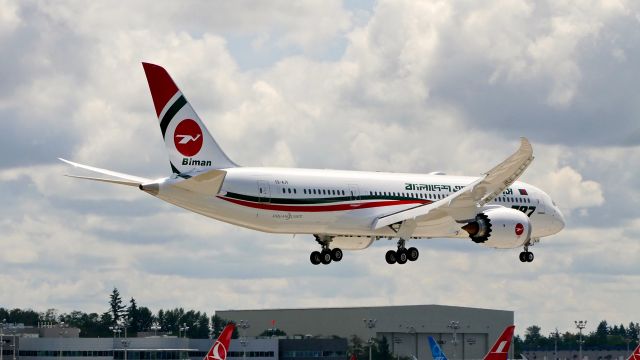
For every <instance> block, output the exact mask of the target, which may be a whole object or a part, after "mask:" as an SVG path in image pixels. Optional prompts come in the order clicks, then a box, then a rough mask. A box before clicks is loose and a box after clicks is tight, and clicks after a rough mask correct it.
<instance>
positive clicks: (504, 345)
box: [484, 325, 516, 360]
mask: <svg viewBox="0 0 640 360" xmlns="http://www.w3.org/2000/svg"><path fill="white" fill-rule="evenodd" d="M515 328H516V327H515V326H514V325H511V326H507V328H506V329H504V331H503V332H502V335H500V337H499V338H498V340H497V341H496V343H495V344H493V347H492V348H491V350H489V352H488V353H487V355H485V357H484V360H507V357H508V355H509V347H510V346H511V340H512V339H513V330H514V329H515Z"/></svg>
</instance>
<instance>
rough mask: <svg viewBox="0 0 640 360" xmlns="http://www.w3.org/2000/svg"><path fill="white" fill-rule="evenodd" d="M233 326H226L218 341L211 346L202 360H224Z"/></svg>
mask: <svg viewBox="0 0 640 360" xmlns="http://www.w3.org/2000/svg"><path fill="white" fill-rule="evenodd" d="M235 327H236V326H235V325H234V324H231V323H230V324H227V326H225V327H224V329H223V330H222V332H221V333H220V336H218V340H216V342H215V343H214V344H213V346H212V347H211V349H209V352H208V353H207V355H206V356H205V357H204V360H226V359H227V352H228V351H229V344H230V343H231V335H233V329H235Z"/></svg>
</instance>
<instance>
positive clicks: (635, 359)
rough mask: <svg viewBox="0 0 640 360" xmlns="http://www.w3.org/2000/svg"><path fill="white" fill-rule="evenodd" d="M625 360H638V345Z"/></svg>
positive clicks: (639, 359)
mask: <svg viewBox="0 0 640 360" xmlns="http://www.w3.org/2000/svg"><path fill="white" fill-rule="evenodd" d="M627 360H640V344H638V347H636V349H635V350H633V352H632V353H631V355H630V356H629V358H628V359H627Z"/></svg>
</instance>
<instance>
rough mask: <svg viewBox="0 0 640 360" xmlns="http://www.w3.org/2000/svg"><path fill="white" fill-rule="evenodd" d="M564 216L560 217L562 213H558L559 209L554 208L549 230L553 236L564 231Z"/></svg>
mask: <svg viewBox="0 0 640 360" xmlns="http://www.w3.org/2000/svg"><path fill="white" fill-rule="evenodd" d="M564 225H565V222H564V215H562V212H561V211H560V209H558V208H555V211H554V214H553V223H552V224H551V228H552V231H553V233H554V234H557V233H559V232H560V231H561V230H562V229H564Z"/></svg>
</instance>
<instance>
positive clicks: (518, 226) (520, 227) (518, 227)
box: [516, 223, 524, 236]
mask: <svg viewBox="0 0 640 360" xmlns="http://www.w3.org/2000/svg"><path fill="white" fill-rule="evenodd" d="M523 232H524V225H522V224H520V223H517V224H516V235H517V236H520V235H522V233H523Z"/></svg>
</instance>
